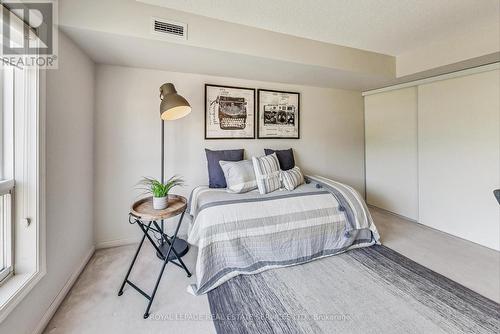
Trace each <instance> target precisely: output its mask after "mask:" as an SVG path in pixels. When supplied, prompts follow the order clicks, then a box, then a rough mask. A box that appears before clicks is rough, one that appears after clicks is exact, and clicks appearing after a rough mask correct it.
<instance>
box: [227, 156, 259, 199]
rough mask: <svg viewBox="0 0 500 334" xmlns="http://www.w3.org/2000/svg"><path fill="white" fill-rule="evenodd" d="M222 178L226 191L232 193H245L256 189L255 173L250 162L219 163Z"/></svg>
mask: <svg viewBox="0 0 500 334" xmlns="http://www.w3.org/2000/svg"><path fill="white" fill-rule="evenodd" d="M219 165H220V167H221V168H222V172H223V173H224V177H225V178H226V184H227V191H228V192H232V193H246V192H248V191H250V190H254V189H256V188H257V181H256V180H255V172H254V170H253V163H252V161H251V160H241V161H223V160H221V161H219Z"/></svg>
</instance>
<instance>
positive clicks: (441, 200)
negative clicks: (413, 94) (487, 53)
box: [418, 70, 500, 249]
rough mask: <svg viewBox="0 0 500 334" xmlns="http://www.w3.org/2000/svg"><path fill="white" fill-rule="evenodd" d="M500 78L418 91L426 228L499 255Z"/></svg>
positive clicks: (485, 76) (474, 78) (483, 76)
mask: <svg viewBox="0 0 500 334" xmlns="http://www.w3.org/2000/svg"><path fill="white" fill-rule="evenodd" d="M499 75H500V73H499V71H498V70H496V71H490V72H484V73H479V74H474V75H470V76H466V77H459V78H454V79H449V80H444V81H438V82H433V83H429V84H426V85H422V86H419V88H418V108H419V124H418V127H419V143H418V148H419V186H420V189H419V217H420V219H419V220H420V222H421V223H422V224H425V225H428V226H431V227H433V228H436V229H439V230H442V231H445V232H448V233H450V234H453V235H456V236H459V237H462V238H464V239H468V240H471V241H473V242H476V243H479V244H482V245H485V246H487V247H490V248H494V249H499V242H500V240H499V238H500V228H499V226H500V207H499V205H498V203H497V201H496V200H495V198H494V196H493V193H492V191H493V189H495V188H499V187H500V185H499V184H500V105H499V100H500V84H499V81H500V77H499Z"/></svg>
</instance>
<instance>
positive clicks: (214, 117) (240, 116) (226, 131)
mask: <svg viewBox="0 0 500 334" xmlns="http://www.w3.org/2000/svg"><path fill="white" fill-rule="evenodd" d="M253 138H255V89H253V88H244V87H231V86H219V85H211V84H206V85H205V139H253Z"/></svg>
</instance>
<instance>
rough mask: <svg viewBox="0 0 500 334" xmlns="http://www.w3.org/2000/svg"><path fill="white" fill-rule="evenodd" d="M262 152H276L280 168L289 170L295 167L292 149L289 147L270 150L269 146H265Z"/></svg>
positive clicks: (267, 153) (268, 153)
mask: <svg viewBox="0 0 500 334" xmlns="http://www.w3.org/2000/svg"><path fill="white" fill-rule="evenodd" d="M264 153H265V154H266V155H270V154H273V153H276V156H277V157H278V161H279V162H280V168H281V170H289V169H292V168H293V167H295V158H294V157H293V150H292V149H291V148H290V149H288V150H271V149H270V148H265V149H264Z"/></svg>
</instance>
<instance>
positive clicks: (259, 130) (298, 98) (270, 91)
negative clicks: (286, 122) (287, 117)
mask: <svg viewBox="0 0 500 334" xmlns="http://www.w3.org/2000/svg"><path fill="white" fill-rule="evenodd" d="M263 92H264V93H266V92H267V93H279V94H293V95H297V120H296V121H297V136H288V137H287V136H285V137H283V136H280V137H276V136H271V137H269V136H267V137H266V136H264V135H262V134H261V129H260V127H261V117H260V116H261V112H262V110H261V108H260V101H261V93H263ZM257 138H258V139H300V93H299V92H288V91H281V90H272V89H258V90H257Z"/></svg>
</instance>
